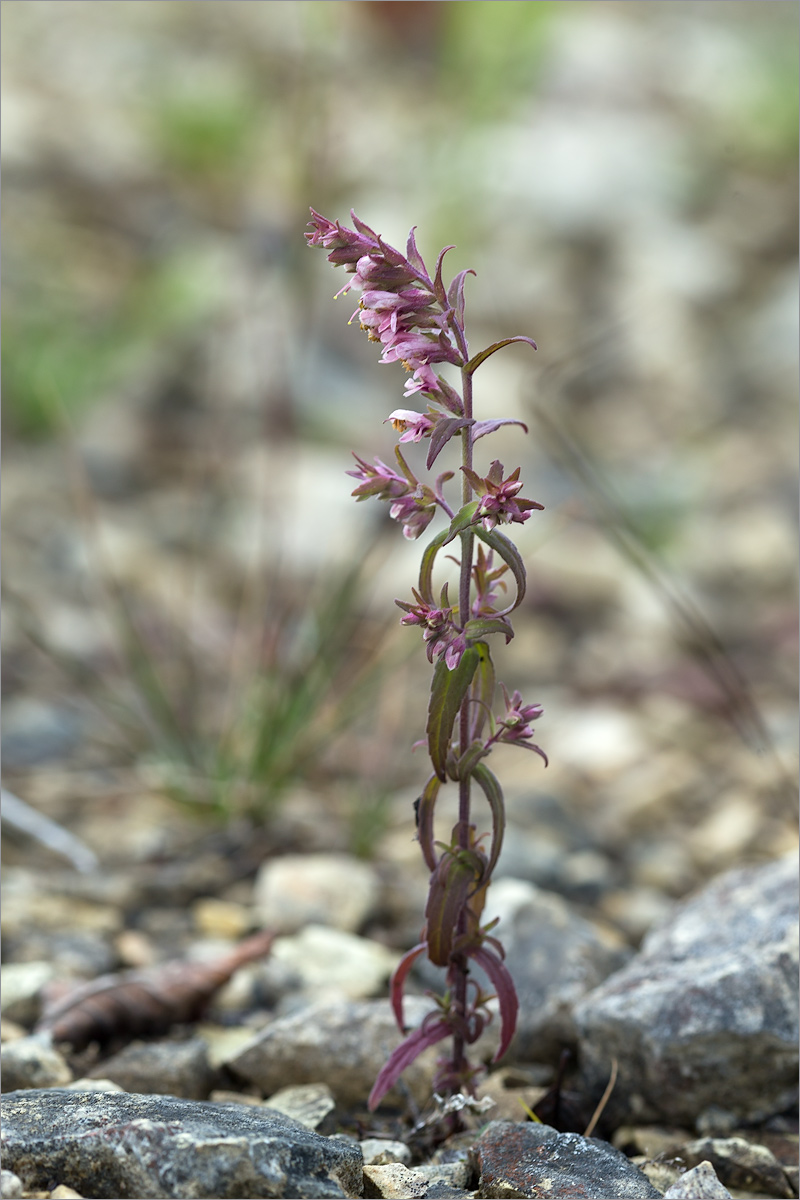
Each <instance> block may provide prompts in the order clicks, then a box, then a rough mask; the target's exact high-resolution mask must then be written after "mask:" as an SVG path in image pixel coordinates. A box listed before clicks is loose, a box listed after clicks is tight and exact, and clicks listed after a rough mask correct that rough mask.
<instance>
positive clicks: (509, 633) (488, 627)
mask: <svg viewBox="0 0 800 1200" xmlns="http://www.w3.org/2000/svg"><path fill="white" fill-rule="evenodd" d="M464 633H465V634H466V636H467V638H468V639H469V640H470V641H474V639H475V638H481V637H485V636H486V634H489V633H502V634H503V636H504V637H505V639H506V645H507V644H508V643H509V642H510V641H511V639H512V637H513V636H514V630H513V629H512V628H511V625H510V624H509V622H508V621H506V620H505V619H504V618H503V617H473V619H472V620H471V621H467V623H466V625H465V626H464Z"/></svg>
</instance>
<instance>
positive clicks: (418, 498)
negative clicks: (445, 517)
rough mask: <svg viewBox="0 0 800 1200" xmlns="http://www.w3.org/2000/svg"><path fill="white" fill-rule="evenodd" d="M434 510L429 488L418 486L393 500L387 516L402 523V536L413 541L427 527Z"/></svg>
mask: <svg viewBox="0 0 800 1200" xmlns="http://www.w3.org/2000/svg"><path fill="white" fill-rule="evenodd" d="M435 512H436V505H435V504H434V503H432V501H431V499H430V491H429V489H428V488H424V487H419V488H416V489H415V491H414V492H413V493H409V495H406V496H401V497H400V499H399V500H395V502H394V504H393V505H392V507H391V508H390V509H389V516H390V517H392V518H393V519H394V520H395V521H400V522H401V523H402V526H403V537H407V538H408V539H409V541H413V540H414V539H415V538H418V537H419V535H420V534H421V533H422V532H423V531H424V530H425V529H427V527H428V525H429V524H430V523H431V521H432V520H433V517H434V514H435Z"/></svg>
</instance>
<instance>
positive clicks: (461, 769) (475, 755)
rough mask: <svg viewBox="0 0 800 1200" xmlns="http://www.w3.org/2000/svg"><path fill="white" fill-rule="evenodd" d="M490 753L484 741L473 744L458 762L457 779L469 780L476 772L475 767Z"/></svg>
mask: <svg viewBox="0 0 800 1200" xmlns="http://www.w3.org/2000/svg"><path fill="white" fill-rule="evenodd" d="M488 753H489V752H488V750H486V748H485V747H484V744H483V742H482V741H480V740H478V741H474V742H472V743H471V744H470V745H469V746H468V747H467V749H466V750H465V751H464V753H463V754H462V755H461V757H460V758H459V759H457V761H456V764H455V778H456V779H468V778H469V776H470V775H471V774H472V772H473V771H474V770H475V765H476V764H477V763H479V762H480V760H481V759H482V758H483V757H484V756H485V755H486V754H488Z"/></svg>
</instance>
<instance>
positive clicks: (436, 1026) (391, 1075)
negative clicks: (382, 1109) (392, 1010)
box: [367, 1021, 450, 1112]
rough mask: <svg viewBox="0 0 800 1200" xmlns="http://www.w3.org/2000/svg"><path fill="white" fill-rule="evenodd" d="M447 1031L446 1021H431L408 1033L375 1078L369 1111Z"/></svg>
mask: <svg viewBox="0 0 800 1200" xmlns="http://www.w3.org/2000/svg"><path fill="white" fill-rule="evenodd" d="M449 1033H450V1026H449V1024H448V1023H447V1021H431V1022H430V1024H428V1025H421V1026H420V1027H419V1029H415V1030H414V1032H413V1033H410V1034H409V1035H408V1037H407V1038H406V1039H405V1041H403V1042H401V1043H400V1045H399V1046H398V1047H397V1049H396V1050H395V1051H394V1053H393V1054H392V1055H391V1056H390V1058H389V1060H388V1062H387V1063H386V1065H385V1066H384V1067H383V1068H382V1069H381V1071H380V1073H379V1075H378V1078H377V1079H376V1080H375V1083H374V1084H373V1086H372V1091H371V1092H370V1094H369V1100H368V1101H367V1107H368V1108H369V1111H370V1112H374V1111H375V1109H376V1108H377V1107H378V1105H379V1104H380V1102H381V1100H382V1099H383V1097H384V1096H385V1095H386V1093H387V1092H388V1091H390V1090H391V1089H392V1088H393V1087H394V1085H395V1084H396V1083H397V1080H398V1079H399V1078H400V1076H401V1075H402V1074H403V1071H405V1069H406V1067H410V1066H411V1064H412V1062H413V1061H414V1059H415V1058H418V1057H419V1056H420V1054H422V1052H423V1050H427V1049H428V1047H429V1046H435V1045H436V1043H437V1042H441V1040H442V1039H443V1038H446V1037H447V1035H448V1034H449Z"/></svg>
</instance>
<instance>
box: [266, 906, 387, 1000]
mask: <svg viewBox="0 0 800 1200" xmlns="http://www.w3.org/2000/svg"><path fill="white" fill-rule="evenodd" d="M272 956H273V958H274V959H276V960H277V961H278V962H279V963H282V964H284V965H285V966H286V967H288V968H289V969H290V970H291V971H292V972H293V973H294V974H295V975H297V976H298V978H299V979H300V980H301V981H302V985H303V989H304V990H308V991H309V992H314V993H318V992H319V991H320V990H324V992H325V995H326V996H328V997H330V998H332V997H333V996H334V995H336V994H337V993H338V994H339V995H340V996H342V997H346V998H348V999H350V1000H361V999H366V998H367V997H368V996H374V995H376V994H377V993H379V992H380V991H381V990H382V989H383V986H384V984H385V983H386V981H387V979H388V978H389V976H390V975H391V973H392V971H393V970H394V968H395V967H396V966H397V964H398V962H399V961H400V955H399V954H395V953H393V952H392V951H391V950H387V948H386V947H385V946H382V945H381V944H380V943H379V942H373V941H370V939H369V938H362V937H357V936H356V935H355V934H353V933H345V932H344V931H343V930H341V929H331V928H330V927H329V926H325V925H307V926H306V928H305V929H303V930H302V931H301V932H300V933H298V934H296V935H295V936H294V937H286V938H277V939H276V940H275V943H274V944H273V947H272Z"/></svg>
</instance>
